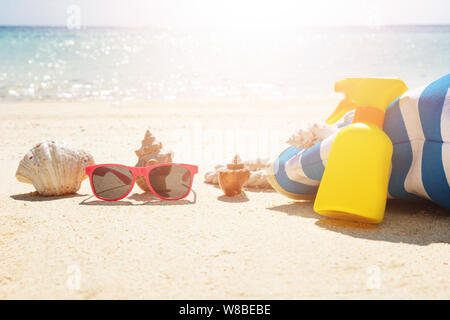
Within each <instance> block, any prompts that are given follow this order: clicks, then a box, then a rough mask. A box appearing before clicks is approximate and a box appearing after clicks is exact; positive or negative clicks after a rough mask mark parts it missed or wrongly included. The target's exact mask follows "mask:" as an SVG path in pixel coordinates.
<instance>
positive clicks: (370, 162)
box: [314, 78, 407, 223]
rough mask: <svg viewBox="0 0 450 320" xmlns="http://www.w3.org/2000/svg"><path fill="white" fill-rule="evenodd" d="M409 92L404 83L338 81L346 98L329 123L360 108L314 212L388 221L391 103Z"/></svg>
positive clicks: (331, 161)
mask: <svg viewBox="0 0 450 320" xmlns="http://www.w3.org/2000/svg"><path fill="white" fill-rule="evenodd" d="M406 90H407V87H406V85H405V83H404V82H403V81H402V80H400V79H391V78H348V79H344V80H341V81H338V82H336V84H335V91H336V92H343V93H344V94H345V98H344V99H343V100H342V101H341V102H340V104H339V105H338V107H337V108H336V110H335V111H334V112H333V114H332V115H331V116H330V117H329V118H328V119H327V121H326V122H327V123H328V124H332V123H335V122H336V121H338V120H339V119H340V118H341V117H342V116H344V115H345V114H346V113H347V112H348V111H350V110H353V109H356V111H355V115H354V118H353V123H352V124H351V125H349V126H347V127H345V128H343V129H342V130H341V131H339V133H338V134H337V136H336V138H335V139H334V142H333V145H332V146H331V150H330V155H329V157H328V161H327V164H326V168H325V172H324V174H323V177H322V180H321V182H320V185H319V189H318V191H317V196H316V199H315V202H314V211H316V212H317V213H319V214H321V215H324V216H328V217H333V218H339V219H345V220H353V221H360V222H367V223H380V222H381V221H382V220H383V217H384V211H385V208H386V198H387V190H388V183H389V173H390V166H391V158H392V151H393V146H392V142H391V140H390V139H389V137H388V136H387V134H386V133H385V132H384V131H383V122H384V115H385V111H386V109H387V107H388V106H389V104H390V103H391V102H392V101H393V100H395V99H396V98H397V97H399V96H400V95H401V94H403V93H404V92H405V91H406Z"/></svg>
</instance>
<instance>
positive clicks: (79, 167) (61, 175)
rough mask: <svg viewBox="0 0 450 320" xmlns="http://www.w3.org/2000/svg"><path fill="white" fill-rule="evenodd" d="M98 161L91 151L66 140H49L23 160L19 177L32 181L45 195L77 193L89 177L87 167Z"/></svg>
mask: <svg viewBox="0 0 450 320" xmlns="http://www.w3.org/2000/svg"><path fill="white" fill-rule="evenodd" d="M93 164H94V158H93V157H92V156H91V155H90V154H89V153H87V152H85V151H83V150H79V149H74V148H73V147H71V146H70V145H69V144H67V143H65V142H55V141H52V140H45V141H43V142H41V143H39V144H37V145H36V146H34V147H33V148H32V149H31V150H30V151H29V152H28V153H27V154H26V155H25V156H24V157H23V159H22V160H21V161H20V163H19V167H18V168H17V172H16V178H17V180H19V181H20V182H24V183H30V184H32V185H33V186H34V187H35V188H36V191H37V192H38V193H39V194H40V195H43V196H60V195H66V194H71V193H76V192H77V191H78V190H79V189H80V186H81V182H82V181H83V180H84V179H85V178H86V177H87V176H86V174H85V172H84V168H85V167H86V166H90V165H93Z"/></svg>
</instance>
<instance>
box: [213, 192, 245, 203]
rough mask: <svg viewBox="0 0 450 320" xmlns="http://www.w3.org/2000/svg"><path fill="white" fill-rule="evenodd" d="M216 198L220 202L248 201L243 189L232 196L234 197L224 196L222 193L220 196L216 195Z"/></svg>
mask: <svg viewBox="0 0 450 320" xmlns="http://www.w3.org/2000/svg"><path fill="white" fill-rule="evenodd" d="M217 200H219V201H222V202H235V203H239V202H248V201H249V199H248V197H247V194H246V193H245V191H242V192H241V193H240V194H238V195H237V196H234V197H229V196H226V195H224V194H223V195H221V196H218V197H217Z"/></svg>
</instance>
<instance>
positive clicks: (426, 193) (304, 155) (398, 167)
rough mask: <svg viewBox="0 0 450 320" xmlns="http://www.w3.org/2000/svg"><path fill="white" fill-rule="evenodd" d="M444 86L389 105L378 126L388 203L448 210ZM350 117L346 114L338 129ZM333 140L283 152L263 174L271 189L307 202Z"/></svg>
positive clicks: (449, 149)
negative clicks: (389, 150) (387, 160)
mask: <svg viewBox="0 0 450 320" xmlns="http://www.w3.org/2000/svg"><path fill="white" fill-rule="evenodd" d="M449 86H450V74H448V75H446V76H444V77H442V78H440V79H438V80H436V81H434V82H432V83H430V84H429V85H427V86H425V87H423V88H421V89H416V90H409V91H407V92H406V93H405V94H403V95H402V96H401V97H400V98H398V99H396V100H395V101H393V102H392V103H391V104H390V105H389V107H388V109H387V111H386V117H385V122H384V127H383V129H384V131H385V132H386V133H387V134H388V136H389V137H390V139H391V140H392V143H393V145H394V152H393V155H392V166H391V174H390V180H389V188H388V197H389V198H396V199H420V198H425V199H429V200H431V201H433V202H435V203H437V204H439V205H441V206H443V207H445V208H447V209H450V186H449V183H450V91H449ZM352 118H353V117H352V114H348V115H347V116H346V117H345V120H344V123H343V124H342V126H346V125H349V124H350V123H351V121H352ZM335 136H336V134H333V135H332V136H330V137H328V138H326V139H324V140H323V141H321V142H319V143H317V144H316V145H314V146H313V147H311V148H309V149H307V150H304V149H299V148H297V147H293V146H292V147H289V148H287V149H286V150H284V151H283V152H282V153H281V154H280V155H279V157H278V158H277V159H276V160H275V161H274V162H273V164H272V166H271V168H270V169H269V172H268V180H269V182H270V184H271V185H272V186H273V188H274V189H275V190H277V191H278V192H279V193H281V194H283V195H285V196H287V197H289V198H292V199H298V200H300V199H313V198H314V197H315V194H316V192H317V188H318V186H319V183H320V180H321V179H322V175H323V172H324V170H325V166H326V164H327V160H328V155H329V153H330V149H331V145H332V144H333V140H334V138H335Z"/></svg>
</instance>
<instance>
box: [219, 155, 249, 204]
mask: <svg viewBox="0 0 450 320" xmlns="http://www.w3.org/2000/svg"><path fill="white" fill-rule="evenodd" d="M249 178H250V170H249V169H248V168H247V167H245V166H244V164H243V163H242V161H241V159H240V158H239V156H238V155H236V156H235V157H234V158H233V161H232V162H231V163H229V164H227V167H226V168H222V169H219V186H220V188H221V189H222V191H223V193H225V195H226V196H229V197H233V196H236V195H238V194H240V193H241V192H242V186H243V185H244V184H245V183H246V182H247V180H248V179H249Z"/></svg>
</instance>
